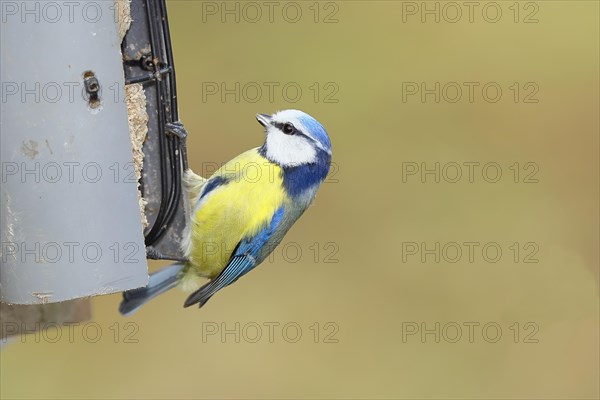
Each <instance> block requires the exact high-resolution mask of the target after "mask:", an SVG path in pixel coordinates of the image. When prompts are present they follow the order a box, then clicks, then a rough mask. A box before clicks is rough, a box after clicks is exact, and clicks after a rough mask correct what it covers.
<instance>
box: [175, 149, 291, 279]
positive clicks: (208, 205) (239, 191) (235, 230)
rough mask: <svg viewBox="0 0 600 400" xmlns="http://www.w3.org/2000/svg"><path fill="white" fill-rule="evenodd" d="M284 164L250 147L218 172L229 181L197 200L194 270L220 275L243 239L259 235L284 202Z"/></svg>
mask: <svg viewBox="0 0 600 400" xmlns="http://www.w3.org/2000/svg"><path fill="white" fill-rule="evenodd" d="M282 172H283V171H282V170H281V168H280V167H279V166H278V165H276V164H273V163H271V162H270V161H268V160H267V159H265V158H264V157H262V156H261V155H260V154H259V153H258V149H252V150H249V151H247V152H245V153H242V154H240V155H239V156H237V157H236V158H234V159H233V160H231V161H229V162H228V163H227V164H225V165H224V166H223V167H221V168H220V169H219V170H217V171H216V172H215V174H214V175H213V177H214V176H221V177H223V178H226V179H227V180H228V181H229V182H228V183H227V184H224V185H221V186H219V187H217V188H216V189H213V190H212V191H210V192H209V193H208V194H207V195H206V196H204V197H203V198H202V199H201V200H200V201H199V202H198V204H197V205H196V209H195V210H194V211H193V215H192V221H191V227H190V228H191V231H190V237H189V246H188V249H187V251H186V253H187V256H188V258H189V260H190V263H191V264H192V266H193V268H194V269H195V271H194V272H195V273H196V274H198V275H200V276H203V277H207V278H214V277H216V276H217V275H218V274H219V273H220V272H221V271H222V270H223V269H224V268H225V267H226V266H227V262H228V261H229V259H230V257H231V254H232V252H233V250H234V249H235V247H236V246H237V244H238V243H239V242H240V240H242V239H244V238H248V237H252V236H254V235H256V234H257V233H258V232H259V231H261V230H262V229H263V228H264V227H266V226H267V225H268V224H269V223H270V222H271V218H272V216H273V214H274V213H275V211H276V210H277V209H278V208H279V207H281V206H282V205H283V204H284V202H285V201H286V194H285V191H284V189H283V176H282Z"/></svg>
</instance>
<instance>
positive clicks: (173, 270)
mask: <svg viewBox="0 0 600 400" xmlns="http://www.w3.org/2000/svg"><path fill="white" fill-rule="evenodd" d="M184 267H185V264H182V263H176V264H172V265H169V266H168V267H165V268H163V269H161V270H158V271H156V272H154V273H152V274H150V279H149V280H148V285H147V286H145V287H142V288H138V289H133V290H128V291H126V292H124V293H123V301H121V304H120V305H119V312H120V313H121V314H122V315H125V316H129V315H131V314H133V313H134V312H136V311H137V310H138V309H139V308H140V307H141V306H143V305H144V304H146V303H147V302H148V301H150V300H152V299H153V298H155V297H156V296H158V295H159V294H162V293H164V292H166V291H167V290H169V289H172V288H174V287H175V286H177V284H178V283H179V280H180V279H181V274H180V273H181V271H183V269H184Z"/></svg>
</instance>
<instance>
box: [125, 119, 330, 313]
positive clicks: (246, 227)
mask: <svg viewBox="0 0 600 400" xmlns="http://www.w3.org/2000/svg"><path fill="white" fill-rule="evenodd" d="M256 119H257V120H258V122H259V123H260V124H261V125H262V126H263V127H264V128H265V132H266V140H265V142H264V144H263V145H262V146H261V147H257V148H255V149H252V150H248V151H246V152H245V153H242V154H240V155H239V156H237V157H235V158H234V159H233V160H231V161H229V162H228V163H226V164H225V165H223V166H222V167H221V168H220V169H218V170H217V171H216V172H215V173H214V175H213V176H211V177H210V179H208V180H205V179H203V178H202V177H200V176H198V175H196V174H194V173H193V172H191V171H189V170H188V171H186V173H185V177H184V186H185V187H186V188H187V191H188V193H189V195H190V199H191V202H192V204H193V209H192V212H191V214H190V219H189V221H188V226H187V227H186V230H185V232H184V235H183V239H182V243H181V247H182V250H183V253H184V254H185V257H186V260H187V261H186V262H182V263H175V264H172V265H170V266H168V267H166V268H164V269H162V270H159V271H157V272H155V273H153V274H151V275H150V280H149V283H148V285H147V286H146V287H143V288H140V289H134V290H130V291H127V292H125V293H124V296H123V297H124V298H123V301H122V302H121V305H120V307H119V311H120V312H121V314H123V315H128V314H131V313H133V312H134V311H136V310H137V309H138V308H139V307H141V306H142V305H143V304H145V303H146V302H147V301H148V300H150V299H152V298H154V297H156V296H157V295H159V294H161V293H164V292H166V291H167V290H169V289H171V288H173V287H176V286H178V285H181V286H186V285H189V282H196V281H197V280H196V279H195V278H197V277H202V278H208V279H210V281H209V282H208V283H206V284H204V285H203V286H201V287H200V288H198V286H199V285H196V286H195V287H194V288H193V289H195V288H198V289H197V290H195V291H194V292H193V293H192V294H191V295H190V296H189V297H188V298H187V300H186V301H185V303H184V307H189V306H191V305H194V304H198V305H199V307H202V306H203V305H204V304H205V303H206V302H207V301H208V300H209V299H210V298H211V297H212V296H213V295H214V294H215V293H217V292H218V291H219V290H221V289H223V288H224V287H226V286H228V285H230V284H232V283H233V282H235V281H236V280H238V279H239V278H240V277H241V276H243V275H244V274H246V273H248V272H249V271H251V270H252V269H254V268H255V267H256V266H257V265H259V264H260V263H261V262H262V261H263V260H264V259H265V258H266V257H267V256H268V255H269V254H270V253H271V252H272V251H273V250H274V249H275V247H276V246H277V245H278V244H279V243H280V242H281V240H282V239H283V237H284V235H285V234H286V233H287V231H288V230H289V229H290V228H291V227H292V225H293V224H294V223H295V222H296V220H298V218H300V216H301V215H302V214H303V213H304V211H305V210H306V209H307V208H308V206H309V205H310V204H311V202H312V201H313V199H314V198H315V195H316V193H317V190H318V188H319V186H320V184H321V183H322V182H323V180H324V179H325V177H326V176H327V173H328V172H329V167H330V164H331V142H330V140H329V136H328V135H327V132H326V131H325V129H324V128H323V126H322V125H321V124H320V123H319V122H318V121H317V120H316V119H314V118H313V117H311V116H310V115H308V114H306V113H304V112H302V111H298V110H285V111H280V112H277V113H276V114H273V115H272V116H270V115H265V114H258V115H257V116H256Z"/></svg>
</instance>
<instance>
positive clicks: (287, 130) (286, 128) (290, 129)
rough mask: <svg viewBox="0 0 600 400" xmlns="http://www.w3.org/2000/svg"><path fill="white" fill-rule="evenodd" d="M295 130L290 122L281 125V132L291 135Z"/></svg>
mask: <svg viewBox="0 0 600 400" xmlns="http://www.w3.org/2000/svg"><path fill="white" fill-rule="evenodd" d="M295 131H296V128H294V125H292V124H290V123H289V122H288V123H287V124H285V125H283V133H285V134H286V135H291V134H293V133H294V132H295Z"/></svg>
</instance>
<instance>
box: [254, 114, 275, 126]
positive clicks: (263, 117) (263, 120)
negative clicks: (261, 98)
mask: <svg viewBox="0 0 600 400" xmlns="http://www.w3.org/2000/svg"><path fill="white" fill-rule="evenodd" d="M271 119H272V118H271V116H270V115H268V114H256V120H257V121H258V122H259V123H260V124H261V125H262V126H264V127H265V129H267V128H268V127H269V126H271Z"/></svg>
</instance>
